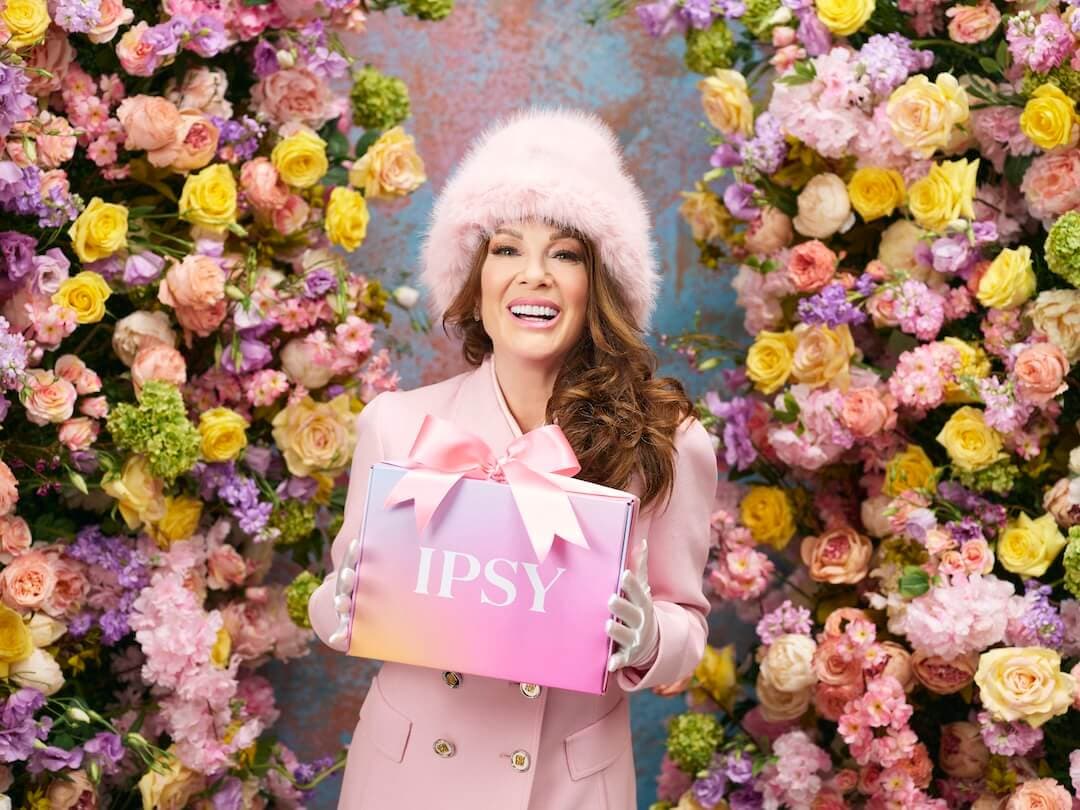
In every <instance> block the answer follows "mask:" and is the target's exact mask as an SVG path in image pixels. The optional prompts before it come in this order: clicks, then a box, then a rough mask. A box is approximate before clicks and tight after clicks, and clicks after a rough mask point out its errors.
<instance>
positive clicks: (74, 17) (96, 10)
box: [52, 0, 101, 34]
mask: <svg viewBox="0 0 1080 810" xmlns="http://www.w3.org/2000/svg"><path fill="white" fill-rule="evenodd" d="M52 18H53V22H55V23H56V24H57V25H59V26H60V27H61V28H63V29H64V30H65V31H67V32H68V33H69V34H85V33H87V32H88V31H90V30H91V29H93V28H94V26H96V25H97V24H98V23H100V22H101V3H100V0H56V7H55V9H53V13H52Z"/></svg>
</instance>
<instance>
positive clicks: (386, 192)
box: [349, 126, 427, 200]
mask: <svg viewBox="0 0 1080 810" xmlns="http://www.w3.org/2000/svg"><path fill="white" fill-rule="evenodd" d="M425 180H427V175H425V174H424V161H423V160H421V159H420V156H419V155H418V154H416V145H415V143H414V141H413V137H412V135H408V134H406V132H405V130H404V129H402V128H401V127H400V126H397V127H394V128H393V129H388V130H387V131H386V132H384V133H383V134H382V135H380V136H379V140H377V141H375V143H373V144H372V145H371V146H370V147H369V148H368V150H367V151H366V152H365V153H364V154H363V156H362V157H360V158H359V159H358V160H357V161H356V163H354V164H353V167H352V168H351V169H350V170H349V185H351V186H355V187H356V188H362V189H363V190H364V196H365V197H367V198H368V199H369V200H378V199H387V198H392V197H402V196H404V195H406V194H408V193H409V192H412V191H415V190H416V189H417V188H419V187H420V185H421V184H422V183H423V182H424V181H425Z"/></svg>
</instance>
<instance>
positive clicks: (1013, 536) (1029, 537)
mask: <svg viewBox="0 0 1080 810" xmlns="http://www.w3.org/2000/svg"><path fill="white" fill-rule="evenodd" d="M1068 542H1069V541H1068V540H1066V539H1065V537H1063V536H1062V534H1061V531H1060V530H1059V529H1058V525H1057V521H1056V520H1055V519H1054V516H1053V515H1050V514H1046V515H1043V516H1042V517H1041V518H1038V519H1036V520H1032V519H1031V518H1029V517H1028V516H1027V515H1025V514H1024V513H1023V512H1021V513H1020V517H1018V518H1017V519H1016V520H1015V521H1011V522H1010V523H1009V525H1008V527H1007V528H1006V529H1005V531H1004V532H1003V533H1002V535H1001V537H1000V538H998V541H997V549H996V552H997V558H998V560H999V561H1000V562H1001V565H1002V566H1003V567H1004V568H1005V570H1006V571H1011V572H1012V573H1014V574H1020V576H1024V577H1041V576H1042V575H1043V574H1045V573H1046V569H1047V568H1049V567H1050V565H1051V563H1053V562H1054V560H1055V559H1057V556H1058V554H1060V553H1061V550H1062V549H1063V548H1065V546H1066V545H1067V544H1068Z"/></svg>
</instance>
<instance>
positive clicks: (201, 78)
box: [165, 67, 233, 118]
mask: <svg viewBox="0 0 1080 810" xmlns="http://www.w3.org/2000/svg"><path fill="white" fill-rule="evenodd" d="M228 88H229V80H228V78H227V77H226V76H225V71H224V70H221V69H219V68H208V67H197V68H193V69H191V70H189V71H188V72H187V73H185V74H184V79H183V81H182V82H181V83H180V86H179V87H177V86H175V85H170V86H169V88H168V89H167V90H166V93H165V96H166V98H168V99H169V100H170V101H171V102H173V103H174V104H175V105H176V106H177V107H178V108H179V109H181V110H185V109H190V110H198V111H199V112H201V113H204V114H206V115H212V116H217V117H218V118H232V114H233V108H232V104H230V103H229V102H228V100H226V98H225V91H226V90H228Z"/></svg>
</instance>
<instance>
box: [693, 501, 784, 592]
mask: <svg viewBox="0 0 1080 810" xmlns="http://www.w3.org/2000/svg"><path fill="white" fill-rule="evenodd" d="M712 527H713V532H714V543H715V545H716V546H717V549H718V550H717V554H716V559H715V561H714V562H713V563H711V564H710V566H709V572H708V582H709V585H710V586H711V587H712V589H713V591H715V593H716V595H717V596H719V597H720V598H721V599H724V600H730V599H736V600H750V599H757V598H758V597H760V596H761V595H762V594H763V593H764V592H765V589H766V588H768V587H769V584H770V582H771V581H772V579H773V575H774V574H775V573H776V567H775V566H774V565H773V562H772V560H770V559H769V558H768V556H767V555H765V554H764V553H762V552H760V551H758V550H757V549H756V548H755V545H756V544H755V542H754V538H753V537H752V536H751V534H750V530H749V529H747V528H746V527H745V526H739V525H738V524H737V523H736V521H735V519H734V517H733V516H732V515H730V514H729V513H727V512H725V511H723V510H720V511H718V512H716V513H714V514H713V516H712Z"/></svg>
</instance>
